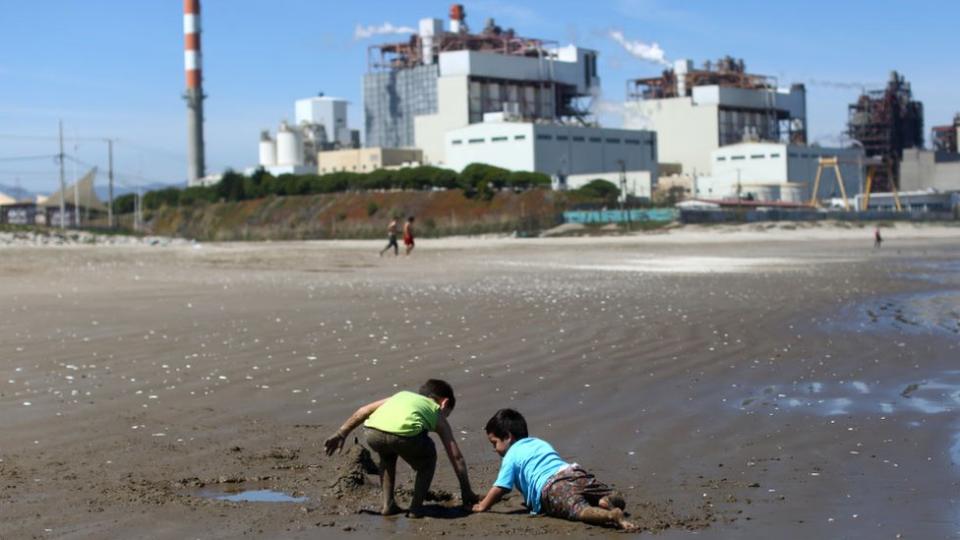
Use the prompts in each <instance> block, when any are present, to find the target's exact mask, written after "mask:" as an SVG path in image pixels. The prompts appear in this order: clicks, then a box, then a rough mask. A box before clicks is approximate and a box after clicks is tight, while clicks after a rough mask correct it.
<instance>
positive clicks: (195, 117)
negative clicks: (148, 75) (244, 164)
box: [183, 0, 206, 186]
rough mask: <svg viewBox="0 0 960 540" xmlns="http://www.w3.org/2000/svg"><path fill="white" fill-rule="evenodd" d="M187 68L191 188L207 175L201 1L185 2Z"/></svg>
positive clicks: (188, 151)
mask: <svg viewBox="0 0 960 540" xmlns="http://www.w3.org/2000/svg"><path fill="white" fill-rule="evenodd" d="M183 34H184V56H183V61H184V68H185V70H186V75H187V91H186V93H185V94H184V95H183V98H184V99H185V100H186V101H187V185H190V186H193V185H196V184H197V183H198V182H199V180H200V179H201V178H203V177H204V176H205V175H206V172H205V170H204V165H203V98H204V95H203V76H202V73H201V66H200V64H201V62H200V0H183Z"/></svg>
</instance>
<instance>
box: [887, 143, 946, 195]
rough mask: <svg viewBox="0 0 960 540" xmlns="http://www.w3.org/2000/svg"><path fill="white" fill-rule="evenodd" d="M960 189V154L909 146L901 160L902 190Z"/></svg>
mask: <svg viewBox="0 0 960 540" xmlns="http://www.w3.org/2000/svg"><path fill="white" fill-rule="evenodd" d="M928 189H933V190H937V191H960V154H956V153H950V152H931V151H929V150H919V149H916V148H908V149H906V150H904V151H903V158H902V159H901V161H900V190H901V191H918V190H928Z"/></svg>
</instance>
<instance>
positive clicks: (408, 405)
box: [324, 379, 478, 517]
mask: <svg viewBox="0 0 960 540" xmlns="http://www.w3.org/2000/svg"><path fill="white" fill-rule="evenodd" d="M456 403H457V400H456V398H455V397H454V396H453V388H452V387H451V386H450V385H449V384H448V383H447V382H446V381H441V380H439V379H430V380H428V381H427V382H425V383H424V384H423V386H421V387H420V391H419V393H413V392H407V391H403V392H398V393H396V394H394V395H393V396H391V397H389V398H384V399H381V400H379V401H374V402H373V403H369V404H367V405H364V406H363V407H360V408H359V409H357V412H355V413H353V415H351V416H350V418H349V419H347V421H346V422H344V424H343V425H342V426H340V429H338V430H337V432H336V433H335V434H334V435H332V436H331V437H330V438H328V439H327V440H326V442H324V446H325V447H326V451H327V455H328V456H329V455H332V454H333V453H334V452H336V451H339V450H341V449H343V443H344V441H346V439H347V436H348V435H349V434H350V432H351V431H353V429H354V428H355V427H357V426H358V425H360V423H361V422H362V423H363V425H364V431H365V432H366V439H367V444H368V445H369V446H370V448H371V449H372V450H373V451H374V452H376V453H377V454H378V455H379V457H380V487H381V488H382V490H383V495H382V496H383V505H382V506H381V508H380V513H381V514H383V515H385V516H388V515H392V514H397V513H400V512H401V509H400V507H399V506H397V503H396V501H395V500H394V497H393V490H394V486H395V484H396V476H397V457H401V458H403V460H404V461H406V462H407V463H408V464H409V465H410V467H411V468H413V470H414V471H416V473H417V478H416V481H415V483H414V488H413V497H412V499H411V501H410V509H409V511H408V515H410V516H411V517H418V516H420V515H422V513H423V499H424V497H426V495H427V490H429V489H430V482H432V481H433V473H434V471H435V470H436V465H437V450H436V448H435V447H434V444H433V441H432V440H430V436H429V435H428V433H429V432H431V431H435V432H436V433H437V435H439V436H440V442H441V443H443V448H444V449H445V450H446V451H447V457H448V458H450V464H451V465H453V470H454V472H455V473H456V474H457V480H459V482H460V496H461V499H462V501H463V504H464V505H471V504H474V503H475V502H477V500H478V497H477V496H476V495H475V494H474V493H473V490H472V489H470V479H469V478H468V477H467V464H466V462H465V461H464V460H463V455H462V454H461V453H460V447H459V446H457V441H456V440H455V439H454V438H453V430H452V429H451V428H450V424H449V423H448V422H447V417H448V416H450V413H451V412H453V407H454V406H455V405H456Z"/></svg>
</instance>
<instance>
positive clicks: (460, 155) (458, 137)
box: [446, 121, 657, 196]
mask: <svg viewBox="0 0 960 540" xmlns="http://www.w3.org/2000/svg"><path fill="white" fill-rule="evenodd" d="M446 156H447V166H448V167H449V168H451V169H454V170H457V171H462V170H463V169H464V167H466V166H467V165H469V164H471V163H486V164H489V165H495V166H497V167H502V168H504V169H508V170H512V171H535V172H541V173H544V174H547V175H550V176H555V177H559V178H563V179H569V178H571V177H575V181H576V179H577V178H579V179H581V180H584V183H586V182H587V181H589V180H592V179H594V178H598V177H599V176H597V174H598V173H617V174H619V173H620V171H621V170H626V171H629V172H631V175H632V176H633V177H634V178H635V183H636V184H637V185H638V186H641V187H642V190H643V191H644V194H643V196H649V188H650V184H652V183H653V179H655V178H656V177H657V139H656V136H655V135H654V134H653V133H652V132H649V131H641V130H629V129H609V128H600V127H585V126H572V125H564V124H537V123H533V122H510V121H488V122H483V123H480V124H471V125H469V126H466V127H462V128H460V129H455V130H452V131H450V132H448V133H447V134H446ZM639 173H642V175H645V180H641V179H639V177H638V174H639ZM615 183H616V184H617V185H619V179H618V181H617V182H615ZM567 187H571V186H569V185H567ZM572 187H576V186H572Z"/></svg>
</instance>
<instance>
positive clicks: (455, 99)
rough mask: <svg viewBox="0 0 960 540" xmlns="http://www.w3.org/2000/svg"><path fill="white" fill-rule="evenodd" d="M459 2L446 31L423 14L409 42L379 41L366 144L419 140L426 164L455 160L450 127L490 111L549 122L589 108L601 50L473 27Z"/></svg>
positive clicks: (366, 86)
mask: <svg viewBox="0 0 960 540" xmlns="http://www.w3.org/2000/svg"><path fill="white" fill-rule="evenodd" d="M455 7H458V10H452V11H451V21H450V27H449V28H448V30H446V31H444V29H443V23H442V21H440V20H439V19H423V20H421V21H420V27H419V33H417V34H414V35H413V36H412V37H411V38H410V40H409V41H405V42H402V43H388V44H379V45H374V46H372V47H371V49H370V58H371V60H370V62H369V69H368V73H367V74H366V75H365V76H364V79H363V105H364V121H365V127H366V141H365V144H366V146H368V147H386V148H391V147H394V148H406V147H416V148H420V149H422V150H423V152H424V161H425V162H426V163H429V164H433V165H440V166H448V163H447V161H448V160H447V158H446V156H445V145H444V140H445V139H444V136H445V134H446V133H447V132H448V131H450V130H452V129H457V128H461V127H464V126H467V125H470V124H474V123H479V122H482V121H483V115H484V114H486V113H491V112H507V113H509V114H511V115H514V116H516V117H519V118H522V119H525V120H541V121H560V120H563V119H573V118H577V117H582V116H583V115H585V114H586V110H585V108H583V107H581V104H580V101H581V98H587V97H589V96H591V95H592V94H593V93H594V92H595V91H596V89H597V88H598V87H599V84H600V81H599V78H598V77H597V53H596V52H595V51H592V50H588V49H581V48H578V47H574V46H568V47H558V46H556V45H555V44H550V43H548V42H545V41H543V40H538V39H530V38H523V37H520V36H517V35H515V34H514V32H513V31H512V30H509V29H507V30H504V29H501V28H500V27H499V26H496V24H495V23H494V22H493V21H492V20H490V21H488V23H487V25H486V27H485V28H484V29H483V30H482V31H481V32H480V33H476V34H473V33H470V32H469V29H468V28H467V25H466V23H465V13H464V11H463V9H462V6H455ZM458 17H459V18H458Z"/></svg>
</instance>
